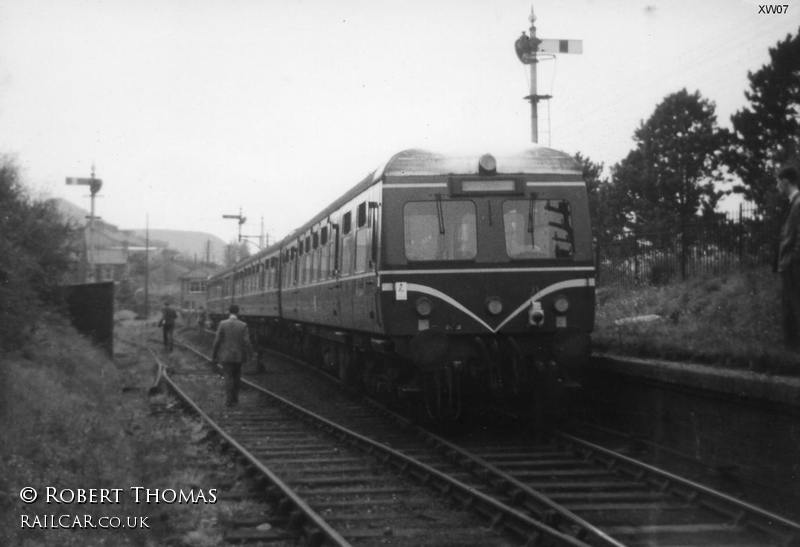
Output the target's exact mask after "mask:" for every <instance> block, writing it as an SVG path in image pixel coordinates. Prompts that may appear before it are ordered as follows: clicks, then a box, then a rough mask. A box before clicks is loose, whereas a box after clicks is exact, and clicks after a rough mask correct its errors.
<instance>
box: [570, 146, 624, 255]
mask: <svg viewBox="0 0 800 547" xmlns="http://www.w3.org/2000/svg"><path fill="white" fill-rule="evenodd" d="M575 161H577V162H578V163H579V164H580V165H581V170H582V171H583V180H584V181H585V182H586V191H587V193H588V195H589V215H590V216H591V219H592V236H593V237H594V239H595V241H596V242H597V244H598V245H599V246H600V247H603V246H604V245H606V244H608V243H609V242H611V241H612V240H614V238H615V237H617V236H619V235H620V234H621V233H622V231H623V228H624V217H623V216H622V215H621V214H620V209H619V207H615V206H614V195H613V193H612V187H611V182H610V181H609V179H608V176H606V175H605V174H604V173H603V171H604V170H605V166H604V165H603V164H602V163H595V162H593V161H592V160H591V159H590V158H588V157H586V156H584V155H583V154H581V153H580V152H578V153H577V154H575Z"/></svg>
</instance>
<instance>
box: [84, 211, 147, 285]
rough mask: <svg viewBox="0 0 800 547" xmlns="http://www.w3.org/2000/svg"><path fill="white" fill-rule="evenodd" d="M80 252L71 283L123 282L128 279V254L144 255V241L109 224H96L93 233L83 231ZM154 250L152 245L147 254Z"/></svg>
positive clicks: (99, 222)
mask: <svg viewBox="0 0 800 547" xmlns="http://www.w3.org/2000/svg"><path fill="white" fill-rule="evenodd" d="M78 233H79V234H80V236H79V237H80V240H81V241H80V246H79V247H80V252H79V256H78V257H76V258H77V260H78V264H77V267H76V268H75V269H74V273H73V276H72V277H73V279H72V280H71V281H72V282H73V283H99V282H102V281H122V280H123V279H127V278H128V277H129V274H130V271H129V268H130V266H129V264H130V256H131V254H134V253H137V252H144V251H145V249H146V248H147V247H146V246H145V245H146V243H145V240H144V239H141V238H139V237H138V236H136V235H134V234H133V233H131V232H130V231H128V230H119V229H118V228H117V227H116V226H114V225H112V224H107V223H105V222H102V221H96V222H95V224H94V229H93V230H91V231H90V230H89V228H88V226H84V227H82V228H81V229H80V230H79V232H78ZM156 249H157V247H156V246H154V245H153V244H152V242H151V245H150V250H151V251H154V250H156Z"/></svg>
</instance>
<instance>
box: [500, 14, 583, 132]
mask: <svg viewBox="0 0 800 547" xmlns="http://www.w3.org/2000/svg"><path fill="white" fill-rule="evenodd" d="M529 20H530V22H531V28H530V30H529V34H525V33H524V32H523V33H522V36H520V37H519V38H517V41H516V42H515V43H514V48H515V49H516V51H517V57H519V60H520V61H522V63H523V64H526V65H530V67H531V89H530V95H528V96H527V97H525V100H526V101H529V102H530V103H531V141H533V142H534V143H538V142H539V101H542V100H547V99H551V98H552V95H539V94H538V90H537V82H536V65H537V64H538V63H539V61H540V60H541V59H543V58H547V57H551V58H552V57H555V55H556V54H559V53H583V41H582V40H553V39H540V38H537V37H536V26H535V25H534V23H535V22H536V16H535V15H534V14H533V8H531V15H530V17H529Z"/></svg>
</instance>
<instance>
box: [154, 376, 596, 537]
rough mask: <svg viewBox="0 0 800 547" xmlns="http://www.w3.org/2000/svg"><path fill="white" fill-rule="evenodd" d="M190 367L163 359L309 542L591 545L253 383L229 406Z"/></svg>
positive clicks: (173, 384)
mask: <svg viewBox="0 0 800 547" xmlns="http://www.w3.org/2000/svg"><path fill="white" fill-rule="evenodd" d="M182 368H183V370H182V371H176V373H173V374H170V373H167V372H166V365H165V364H164V363H163V362H162V363H161V364H160V376H161V379H162V380H163V381H164V382H166V383H167V385H168V386H169V387H170V389H172V390H173V391H174V392H175V393H176V394H177V395H178V397H180V398H181V399H182V400H183V401H184V402H185V403H186V404H187V405H188V406H189V407H190V408H192V409H193V410H194V411H195V412H197V413H198V414H199V415H201V416H202V417H203V419H204V420H205V421H206V422H207V423H208V424H209V426H210V427H211V428H212V429H213V430H214V431H215V432H216V433H217V434H218V435H219V436H220V437H221V438H222V439H223V440H224V442H225V443H226V444H227V445H229V446H231V447H233V448H234V449H235V450H236V451H237V452H238V453H239V454H240V455H241V457H242V458H243V459H244V460H246V461H247V462H248V463H249V464H250V465H251V466H252V468H253V470H254V474H255V475H256V476H257V477H258V480H260V481H266V482H267V483H268V484H269V485H270V486H269V487H267V492H268V495H269V497H270V498H271V499H272V500H273V501H274V502H275V503H276V504H277V505H278V506H279V507H281V508H282V510H283V512H284V513H286V514H287V515H288V521H287V522H288V526H289V528H291V529H292V530H293V531H295V532H296V533H298V534H300V535H302V536H303V537H305V538H306V540H307V542H308V543H309V544H314V545H320V544H329V545H350V544H369V545H373V544H379V543H380V544H383V543H388V544H392V545H476V546H478V545H480V546H484V545H486V546H492V545H570V546H576V547H577V546H582V545H586V544H585V543H583V542H581V541H579V540H577V539H575V538H574V537H571V536H570V535H567V534H563V533H562V532H559V531H558V530H556V529H554V528H552V527H549V526H547V525H545V524H543V523H542V522H540V521H537V520H536V519H533V518H531V517H530V516H528V515H526V514H525V513H523V512H522V511H519V510H517V509H514V508H511V507H509V506H507V505H505V504H503V503H502V502H500V501H498V500H497V499H496V498H494V497H492V496H489V495H487V494H484V493H483V492H481V491H480V490H478V489H475V488H474V487H473V486H471V485H469V484H467V483H464V482H462V481H459V480H458V479H457V478H455V477H454V476H453V475H448V474H446V473H444V472H442V471H440V470H438V469H435V468H434V467H431V466H430V465H427V464H425V463H423V461H422V460H420V459H417V458H413V457H410V456H409V455H406V454H403V453H401V452H399V451H398V450H396V449H393V448H390V447H389V446H387V445H386V444H385V443H380V442H376V441H375V440H373V439H372V438H371V437H370V436H366V435H362V434H359V433H357V432H355V431H353V430H351V429H348V428H345V427H342V426H339V425H337V424H335V423H333V422H331V421H330V420H327V419H325V418H323V417H321V416H319V415H316V414H314V413H312V412H309V411H307V410H305V409H303V408H301V407H299V406H298V405H295V404H293V403H291V402H290V401H288V400H286V399H284V398H282V397H280V396H278V395H277V394H275V393H271V392H270V391H269V390H266V389H264V388H263V387H261V386H257V385H255V384H253V383H251V382H245V386H246V387H247V389H246V390H245V391H244V392H243V393H242V394H241V396H240V401H241V403H240V406H239V407H236V408H234V409H227V408H225V407H224V406H223V405H222V395H221V387H220V385H219V381H218V379H216V378H215V376H214V375H213V374H210V373H208V372H199V373H198V372H188V370H187V367H182ZM198 399H199V400H202V401H203V402H202V404H200V403H198V402H197V400H198ZM357 412H358V413H360V414H362V415H363V407H362V408H361V409H359V410H358V411H357ZM351 418H355V415H353V416H351ZM443 498H446V499H449V500H451V501H452V502H454V503H447V502H445V501H444V499H443ZM465 508H468V509H469V510H468V511H467V510H465ZM476 515H478V516H480V517H482V518H480V519H479V520H477V521H476V519H475V516H476ZM257 535H258V534H257V533H256V532H249V531H246V530H240V533H239V536H238V537H228V539H229V540H231V541H234V540H245V539H248V538H256V537H257Z"/></svg>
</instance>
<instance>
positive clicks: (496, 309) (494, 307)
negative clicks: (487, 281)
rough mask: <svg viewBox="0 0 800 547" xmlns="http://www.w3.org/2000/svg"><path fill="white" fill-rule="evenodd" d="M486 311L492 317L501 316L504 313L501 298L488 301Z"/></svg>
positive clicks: (492, 298)
mask: <svg viewBox="0 0 800 547" xmlns="http://www.w3.org/2000/svg"><path fill="white" fill-rule="evenodd" d="M486 309H487V310H488V311H489V313H491V314H492V315H499V314H500V312H502V311H503V303H502V302H500V299H499V298H496V297H494V296H493V297H491V298H489V299H488V300H487V301H486Z"/></svg>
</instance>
